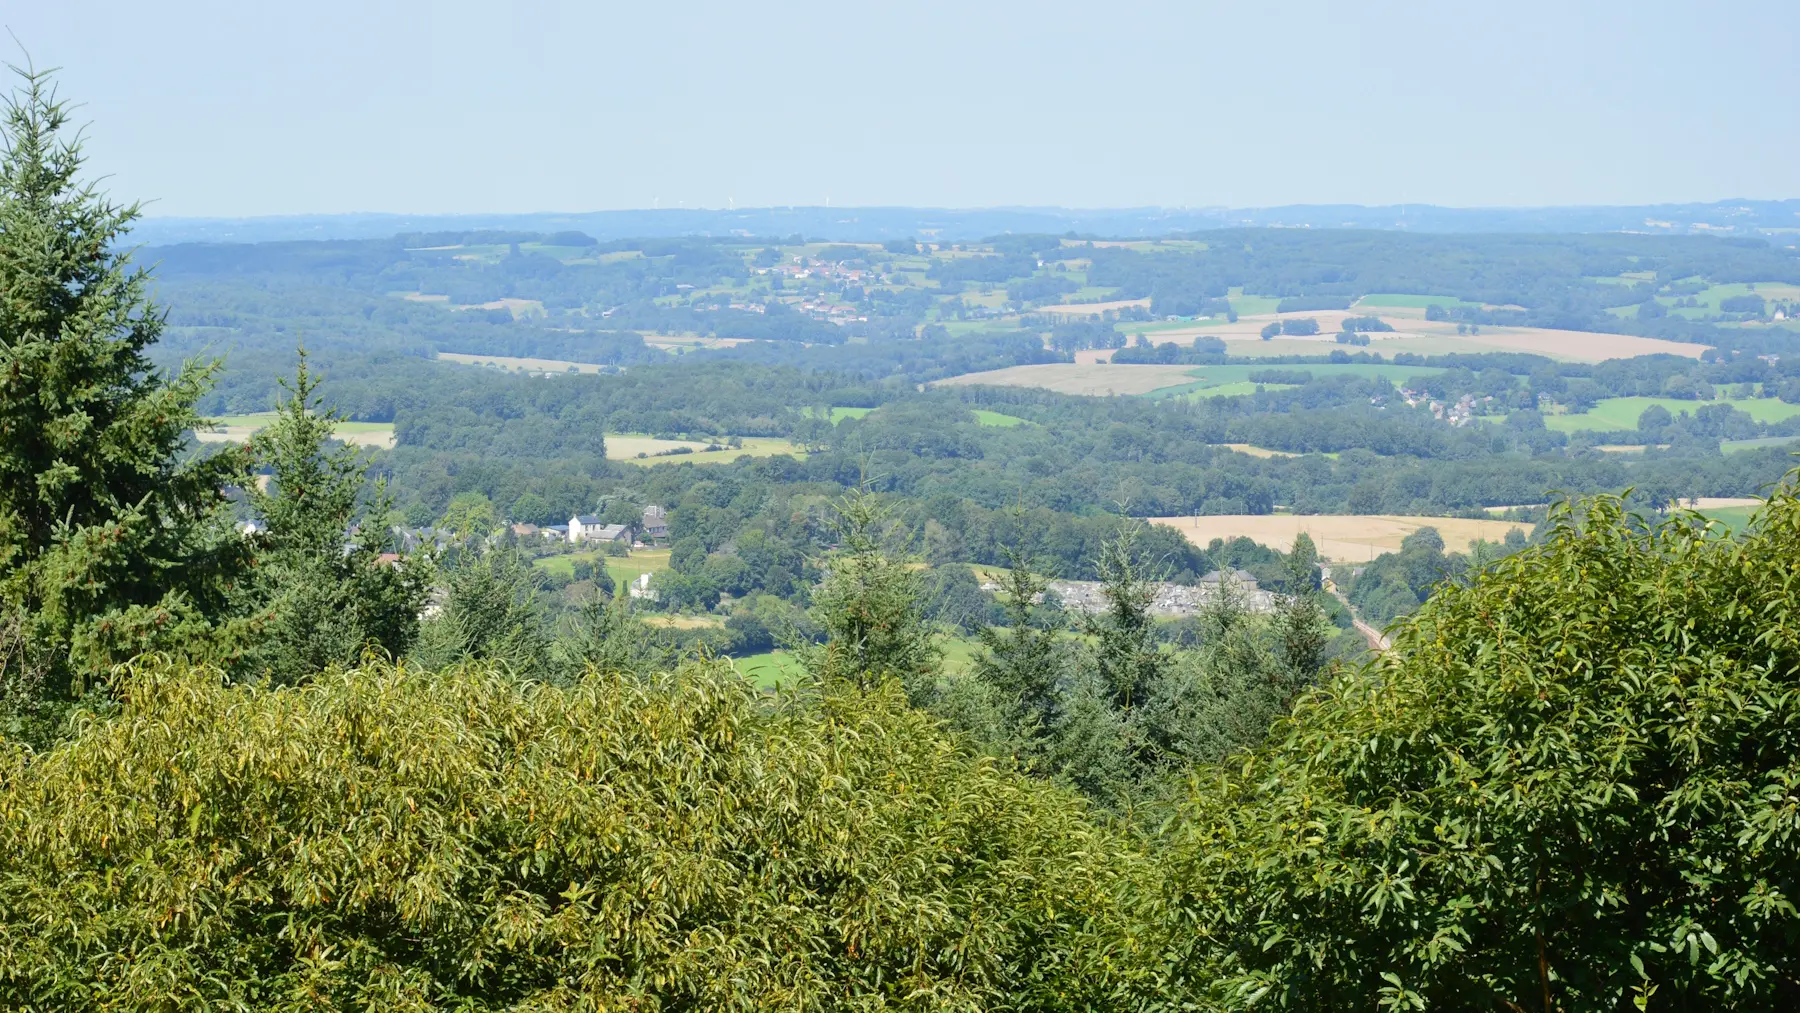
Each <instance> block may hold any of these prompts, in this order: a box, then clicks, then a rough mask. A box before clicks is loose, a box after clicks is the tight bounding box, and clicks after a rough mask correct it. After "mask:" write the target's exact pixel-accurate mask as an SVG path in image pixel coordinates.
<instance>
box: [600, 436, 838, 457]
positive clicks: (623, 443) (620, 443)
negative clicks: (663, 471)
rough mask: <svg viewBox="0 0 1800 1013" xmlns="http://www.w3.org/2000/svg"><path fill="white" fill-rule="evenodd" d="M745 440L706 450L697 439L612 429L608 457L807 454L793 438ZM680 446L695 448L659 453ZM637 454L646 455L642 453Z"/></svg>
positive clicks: (769, 437)
mask: <svg viewBox="0 0 1800 1013" xmlns="http://www.w3.org/2000/svg"><path fill="white" fill-rule="evenodd" d="M743 444H744V445H743V446H741V447H728V448H726V449H724V450H703V449H701V448H703V447H705V446H706V444H705V443H700V442H697V441H694V440H665V439H660V438H658V437H655V436H646V435H644V434H642V433H620V434H617V435H613V434H610V433H609V434H607V437H606V459H607V460H609V461H623V462H624V463H626V464H642V465H652V464H722V463H726V462H730V461H735V460H737V459H738V458H740V457H743V456H745V455H748V456H750V457H774V456H776V455H778V454H789V455H792V456H795V457H805V456H806V454H805V452H804V451H802V450H801V449H800V448H799V447H797V446H795V445H794V444H793V441H791V440H784V439H782V438H780V437H775V436H746V437H744V438H743ZM677 447H687V448H689V449H690V450H692V451H693V452H692V453H688V454H667V453H664V454H663V455H662V456H660V457H659V456H657V454H659V453H661V452H663V451H668V450H673V449H676V448H677ZM638 454H643V455H645V456H643V457H639V456H637V455H638Z"/></svg>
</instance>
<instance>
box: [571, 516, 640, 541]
mask: <svg viewBox="0 0 1800 1013" xmlns="http://www.w3.org/2000/svg"><path fill="white" fill-rule="evenodd" d="M569 541H570V542H571V543H574V542H624V543H626V544H630V542H631V528H630V527H629V526H627V525H624V524H605V523H602V522H601V520H600V518H599V517H597V516H595V515H593V514H576V515H575V516H573V517H571V518H569Z"/></svg>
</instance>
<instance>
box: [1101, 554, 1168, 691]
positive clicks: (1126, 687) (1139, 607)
mask: <svg viewBox="0 0 1800 1013" xmlns="http://www.w3.org/2000/svg"><path fill="white" fill-rule="evenodd" d="M1137 532H1138V529H1137V528H1135V527H1126V528H1123V529H1122V530H1120V532H1119V533H1118V534H1117V535H1115V536H1114V537H1112V538H1110V539H1108V540H1107V541H1106V543H1105V544H1104V545H1102V546H1101V547H1100V559H1099V564H1098V565H1099V570H1100V581H1101V584H1102V587H1101V593H1102V594H1103V595H1104V596H1105V598H1106V611H1105V612H1104V613H1102V614H1100V615H1099V616H1096V617H1095V618H1094V619H1092V620H1090V621H1089V623H1088V624H1087V625H1088V632H1089V633H1091V634H1092V635H1093V636H1094V639H1095V659H1096V662H1097V663H1098V666H1099V675H1100V681H1101V683H1102V684H1103V685H1104V686H1105V688H1106V691H1107V692H1108V694H1110V696H1111V698H1112V703H1113V706H1114V707H1116V708H1119V709H1122V710H1129V709H1131V707H1132V706H1133V705H1134V704H1137V703H1141V702H1142V701H1143V700H1144V698H1145V696H1146V694H1147V693H1148V692H1149V690H1150V688H1151V687H1152V686H1154V685H1155V684H1156V682H1157V680H1158V679H1159V678H1161V676H1162V674H1163V670H1164V668H1165V667H1166V666H1167V662H1168V659H1167V657H1166V656H1165V655H1163V653H1162V652H1161V651H1160V650H1159V649H1158V648H1157V646H1156V621H1155V620H1154V619H1152V618H1151V617H1150V603H1151V601H1152V600H1153V599H1154V598H1155V597H1156V584H1155V583H1154V581H1153V580H1152V579H1151V577H1150V576H1149V575H1148V574H1147V573H1146V572H1145V564H1144V562H1143V560H1141V559H1139V558H1138V551H1137Z"/></svg>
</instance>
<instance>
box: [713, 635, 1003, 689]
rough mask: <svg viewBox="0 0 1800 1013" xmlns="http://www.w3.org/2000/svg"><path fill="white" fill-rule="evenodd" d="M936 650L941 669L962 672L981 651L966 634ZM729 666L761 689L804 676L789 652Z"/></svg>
mask: <svg viewBox="0 0 1800 1013" xmlns="http://www.w3.org/2000/svg"><path fill="white" fill-rule="evenodd" d="M938 649H939V650H941V651H943V652H944V671H946V672H966V671H968V670H969V669H970V668H971V667H972V666H973V665H974V664H975V656H976V654H977V652H979V651H980V650H981V642H980V641H978V640H975V639H973V638H968V637H941V638H939V639H938ZM731 663H732V665H733V666H734V667H736V668H737V670H738V674H739V675H742V676H744V677H746V678H748V679H750V680H752V681H753V682H755V683H756V685H757V686H758V687H760V688H762V689H774V688H775V687H776V686H777V685H782V684H786V685H792V684H794V683H795V682H798V681H799V680H801V679H804V678H805V677H806V669H805V667H803V666H802V665H801V664H800V659H799V658H797V657H795V656H794V653H793V652H792V651H786V650H775V651H764V652H762V653H761V654H746V655H744V656H743V657H739V658H733V659H732V661H731Z"/></svg>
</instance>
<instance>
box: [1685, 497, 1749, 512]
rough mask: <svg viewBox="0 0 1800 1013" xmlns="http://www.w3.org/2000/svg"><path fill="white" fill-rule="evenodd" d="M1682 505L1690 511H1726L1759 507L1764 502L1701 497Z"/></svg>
mask: <svg viewBox="0 0 1800 1013" xmlns="http://www.w3.org/2000/svg"><path fill="white" fill-rule="evenodd" d="M1681 505H1682V506H1684V507H1686V508H1687V509H1689V510H1725V509H1729V508H1731V507H1759V506H1762V505H1763V501H1762V500H1760V499H1757V498H1756V497H1755V496H1701V497H1699V498H1697V499H1686V500H1682V501H1681Z"/></svg>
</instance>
